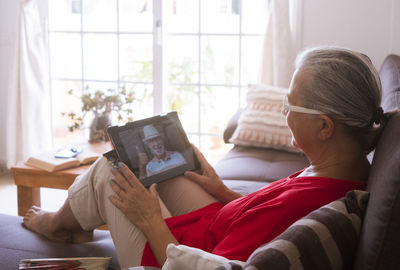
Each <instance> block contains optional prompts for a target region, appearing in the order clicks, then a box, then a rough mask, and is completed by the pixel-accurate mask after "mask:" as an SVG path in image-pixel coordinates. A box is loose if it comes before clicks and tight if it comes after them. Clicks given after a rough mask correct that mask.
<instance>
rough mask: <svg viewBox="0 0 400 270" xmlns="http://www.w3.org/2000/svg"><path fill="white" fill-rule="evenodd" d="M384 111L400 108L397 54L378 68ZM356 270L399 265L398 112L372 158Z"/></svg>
mask: <svg viewBox="0 0 400 270" xmlns="http://www.w3.org/2000/svg"><path fill="white" fill-rule="evenodd" d="M380 78H381V81H382V86H383V99H382V107H383V109H384V111H389V110H393V109H395V108H396V107H397V108H400V106H399V105H400V100H399V97H400V96H399V95H400V94H399V93H400V56H396V55H389V56H388V57H387V58H386V59H385V61H384V63H383V65H382V68H381V70H380ZM367 190H368V191H370V199H369V203H368V207H367V211H366V214H365V217H364V223H363V228H362V231H361V236H360V241H359V246H358V250H357V256H356V259H355V269H357V270H369V269H385V270H388V269H399V267H400V248H399V246H400V113H399V112H397V113H396V114H395V115H394V116H392V118H391V119H390V120H389V122H388V124H387V126H386V127H385V130H384V131H383V133H382V137H381V138H380V140H379V142H378V145H377V148H376V150H375V154H374V158H373V161H372V166H371V171H370V175H369V178H368V184H367Z"/></svg>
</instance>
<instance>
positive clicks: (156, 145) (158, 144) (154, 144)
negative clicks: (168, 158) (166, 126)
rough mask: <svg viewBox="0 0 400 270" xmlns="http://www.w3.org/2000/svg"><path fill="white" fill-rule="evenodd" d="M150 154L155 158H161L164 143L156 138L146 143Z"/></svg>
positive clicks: (163, 152)
mask: <svg viewBox="0 0 400 270" xmlns="http://www.w3.org/2000/svg"><path fill="white" fill-rule="evenodd" d="M146 143H147V146H148V147H149V149H150V151H151V153H152V154H153V155H155V156H156V157H157V158H162V157H163V156H164V154H165V147H164V142H163V140H162V139H161V137H156V138H153V139H150V140H147V141H146Z"/></svg>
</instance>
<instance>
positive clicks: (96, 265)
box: [18, 257, 111, 270]
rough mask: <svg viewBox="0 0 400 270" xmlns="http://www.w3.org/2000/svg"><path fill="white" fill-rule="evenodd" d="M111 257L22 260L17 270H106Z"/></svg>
mask: <svg viewBox="0 0 400 270" xmlns="http://www.w3.org/2000/svg"><path fill="white" fill-rule="evenodd" d="M110 261H111V257H77V258H44V259H23V260H21V261H20V262H19V267H18V269H20V270H22V269H59V270H63V269H99V270H101V269H107V267H108V265H109V264H110Z"/></svg>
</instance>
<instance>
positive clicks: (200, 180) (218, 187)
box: [185, 145, 242, 204]
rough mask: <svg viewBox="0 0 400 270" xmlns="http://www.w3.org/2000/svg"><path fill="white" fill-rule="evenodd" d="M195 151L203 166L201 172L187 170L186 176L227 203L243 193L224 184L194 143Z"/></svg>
mask: <svg viewBox="0 0 400 270" xmlns="http://www.w3.org/2000/svg"><path fill="white" fill-rule="evenodd" d="M192 148H193V151H194V153H195V155H196V157H197V159H198V161H199V163H200V166H201V174H197V173H195V172H192V171H187V172H185V176H186V177H187V178H189V179H190V180H192V181H193V182H196V183H197V184H199V185H200V186H201V187H203V188H204V189H205V190H206V191H207V192H208V193H210V194H211V195H213V196H214V197H215V198H216V199H217V200H219V201H220V202H222V203H224V204H226V203H228V202H230V201H233V200H235V199H237V198H239V197H241V196H242V195H240V194H239V193H236V192H234V191H232V190H230V189H229V188H228V187H227V186H225V185H224V183H223V182H222V180H221V179H220V178H219V176H218V175H217V173H216V172H215V170H214V168H213V167H212V166H211V165H210V163H208V162H207V160H206V159H205V157H204V156H203V154H202V153H201V152H200V150H199V149H198V148H197V147H196V146H194V145H192Z"/></svg>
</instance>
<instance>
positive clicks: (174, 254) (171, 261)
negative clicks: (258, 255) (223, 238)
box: [162, 244, 245, 270]
mask: <svg viewBox="0 0 400 270" xmlns="http://www.w3.org/2000/svg"><path fill="white" fill-rule="evenodd" d="M228 262H234V263H236V264H239V265H242V266H243V265H244V263H245V262H242V261H236V260H234V261H232V260H229V259H227V258H225V257H222V256H218V255H215V254H211V253H208V252H205V251H204V250H201V249H198V248H192V247H188V246H185V245H178V246H177V245H174V244H169V245H168V247H167V260H166V261H165V263H164V266H163V267H162V270H181V269H191V270H197V269H198V270H203V269H215V268H217V267H219V266H221V265H223V264H225V263H228Z"/></svg>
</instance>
